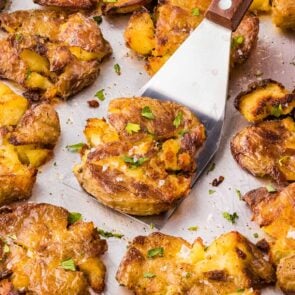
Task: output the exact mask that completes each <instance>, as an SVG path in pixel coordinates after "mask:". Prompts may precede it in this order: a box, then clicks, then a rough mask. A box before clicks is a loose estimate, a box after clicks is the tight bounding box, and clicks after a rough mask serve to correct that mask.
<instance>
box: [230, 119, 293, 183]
mask: <svg viewBox="0 0 295 295" xmlns="http://www.w3.org/2000/svg"><path fill="white" fill-rule="evenodd" d="M294 151H295V122H294V120H293V119H292V118H291V117H288V118H285V119H282V120H274V121H265V122H261V123H258V124H256V125H253V126H249V127H246V128H244V129H243V130H241V131H240V132H238V133H237V134H236V135H235V136H234V138H233V139H232V141H231V152H232V155H233V157H234V158H235V160H236V161H237V163H238V164H239V165H240V166H241V167H242V168H244V169H245V170H247V171H248V172H250V173H251V174H253V175H255V176H258V177H265V176H269V177H271V178H272V179H273V180H275V181H276V182H278V183H281V184H285V183H286V182H288V181H295V156H294V155H295V154H294Z"/></svg>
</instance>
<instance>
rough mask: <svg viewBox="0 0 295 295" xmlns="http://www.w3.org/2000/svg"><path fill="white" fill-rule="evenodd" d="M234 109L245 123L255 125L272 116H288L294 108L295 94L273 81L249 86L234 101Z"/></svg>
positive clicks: (264, 81)
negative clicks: (242, 117) (243, 118)
mask: <svg viewBox="0 0 295 295" xmlns="http://www.w3.org/2000/svg"><path fill="white" fill-rule="evenodd" d="M235 107H236V109H237V110H238V111H240V113H241V114H242V115H243V116H244V117H245V118H246V120H247V121H249V122H252V123H257V122H260V121H263V120H264V119H266V118H268V117H270V116H273V117H280V116H282V115H288V114H289V113H291V112H292V111H293V109H294V107H295V93H291V92H290V91H288V90H286V89H285V87H284V86H283V85H282V84H280V83H278V82H276V81H273V80H270V79H268V80H262V81H260V82H255V83H252V84H250V85H249V87H248V89H247V90H246V91H243V92H241V93H240V94H239V95H238V96H237V97H236V99H235Z"/></svg>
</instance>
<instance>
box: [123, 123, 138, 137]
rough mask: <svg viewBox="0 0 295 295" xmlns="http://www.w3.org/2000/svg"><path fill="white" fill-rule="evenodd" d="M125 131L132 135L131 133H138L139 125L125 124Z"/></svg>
mask: <svg viewBox="0 0 295 295" xmlns="http://www.w3.org/2000/svg"><path fill="white" fill-rule="evenodd" d="M125 130H126V131H127V132H128V133H129V134H132V133H133V132H135V133H136V132H138V131H140V125H139V124H135V123H127V125H126V127H125Z"/></svg>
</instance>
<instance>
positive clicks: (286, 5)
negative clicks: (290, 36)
mask: <svg viewBox="0 0 295 295" xmlns="http://www.w3.org/2000/svg"><path fill="white" fill-rule="evenodd" d="M272 20H273V22H274V24H275V25H276V26H278V27H280V28H282V29H292V30H295V2H294V0H272Z"/></svg>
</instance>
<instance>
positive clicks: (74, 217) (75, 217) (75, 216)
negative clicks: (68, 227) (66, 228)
mask: <svg viewBox="0 0 295 295" xmlns="http://www.w3.org/2000/svg"><path fill="white" fill-rule="evenodd" d="M81 219H82V214H81V213H79V212H70V213H69V216H68V223H69V224H73V223H75V222H77V221H80V220H81Z"/></svg>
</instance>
